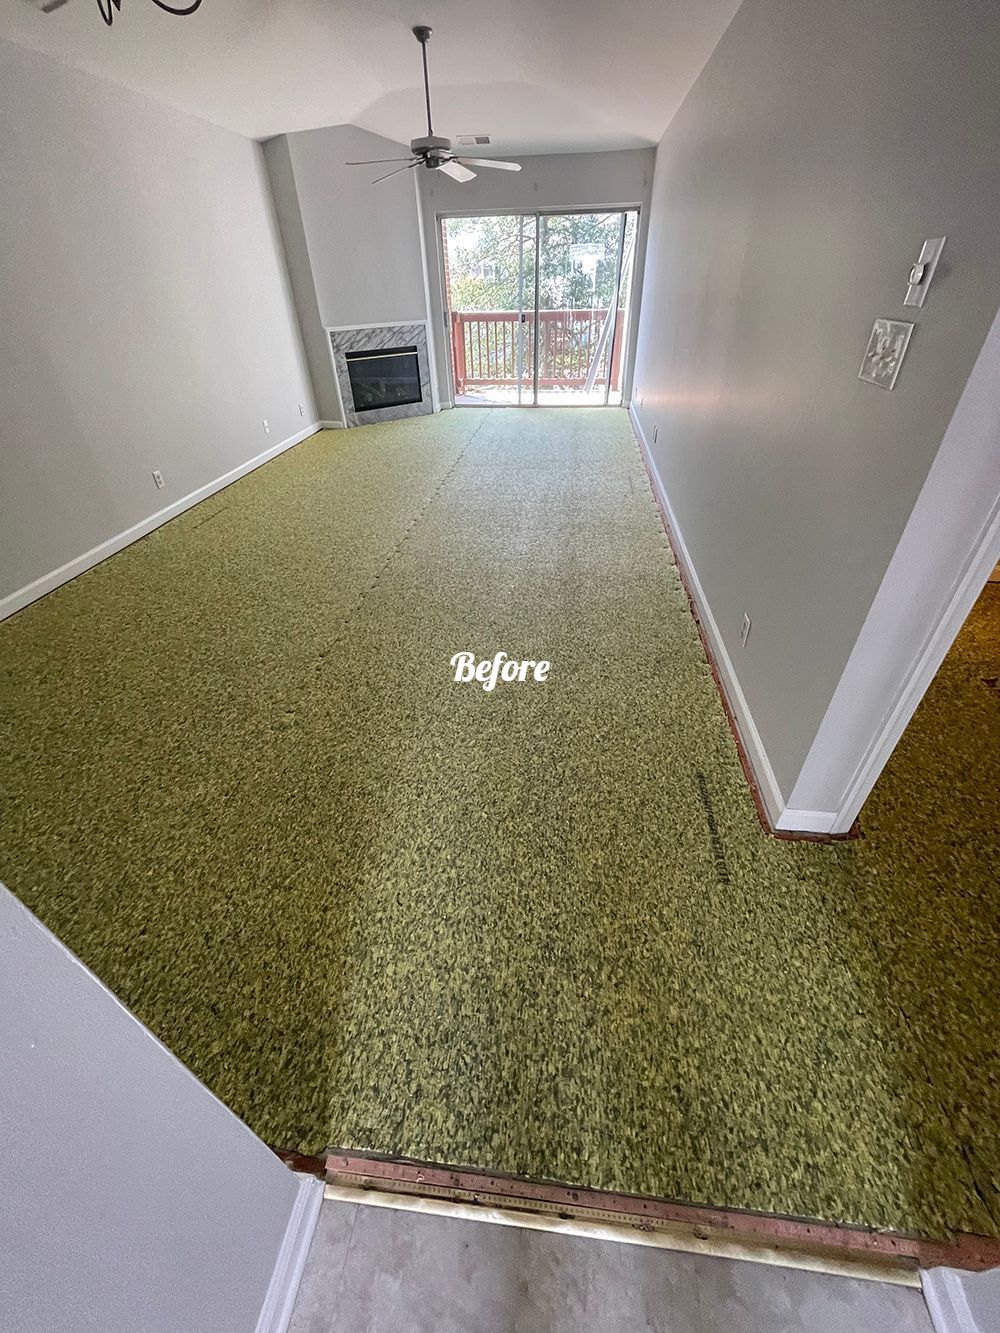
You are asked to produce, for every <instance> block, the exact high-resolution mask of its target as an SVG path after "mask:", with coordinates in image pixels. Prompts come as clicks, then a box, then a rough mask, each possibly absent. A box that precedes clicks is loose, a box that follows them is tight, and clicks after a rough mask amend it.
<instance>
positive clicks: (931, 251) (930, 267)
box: [903, 236, 948, 306]
mask: <svg viewBox="0 0 1000 1333" xmlns="http://www.w3.org/2000/svg"><path fill="white" fill-rule="evenodd" d="M947 239H948V238H947V237H946V236H936V237H935V238H934V240H932V241H924V243H923V246H922V248H921V250H920V257H919V259H918V260H917V262H916V264H915V265H914V268H922V269H923V275H922V277H921V279H920V281H919V282H911V283H910V285H909V287H907V289H906V296H905V297H904V298H903V305H915V306H921V305H923V303H924V301H925V300H926V297H927V288H928V287H929V286H930V285H931V278H933V276H934V270H935V269H936V268H937V264H938V260H939V259H940V258H941V251H942V250H943V249H944V243H945V241H946V240H947Z"/></svg>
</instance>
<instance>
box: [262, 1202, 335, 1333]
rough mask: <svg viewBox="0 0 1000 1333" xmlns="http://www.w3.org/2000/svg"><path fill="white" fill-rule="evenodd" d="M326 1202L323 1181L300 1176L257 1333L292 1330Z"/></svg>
mask: <svg viewBox="0 0 1000 1333" xmlns="http://www.w3.org/2000/svg"><path fill="white" fill-rule="evenodd" d="M322 1202H323V1182H322V1180H319V1179H318V1178H317V1177H316V1176H300V1177H299V1192H298V1194H297V1195H296V1198H295V1203H294V1205H293V1207H292V1215H291V1217H290V1218H289V1219H288V1226H287V1227H286V1229H285V1238H284V1240H283V1241H282V1242H281V1249H280V1250H279V1251H278V1258H277V1261H276V1262H275V1265H274V1271H273V1272H272V1274H271V1281H270V1282H269V1283H268V1287H267V1295H266V1296H265V1297H264V1304H263V1306H262V1307H261V1311H260V1318H259V1319H258V1320H257V1329H256V1333H285V1330H286V1329H287V1328H288V1325H289V1323H290V1321H291V1318H292V1307H293V1306H294V1305H295V1297H296V1295H297V1294H298V1290H299V1283H300V1282H301V1281H302V1270H303V1269H304V1268H305V1266H306V1258H307V1256H308V1254H309V1246H310V1245H311V1244H312V1238H313V1232H314V1231H315V1230H316V1223H317V1221H318V1220H319V1209H320V1204H321V1203H322Z"/></svg>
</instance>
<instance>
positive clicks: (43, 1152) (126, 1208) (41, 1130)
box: [0, 885, 298, 1333]
mask: <svg viewBox="0 0 1000 1333" xmlns="http://www.w3.org/2000/svg"><path fill="white" fill-rule="evenodd" d="M0 975H2V977H3V1004H2V1005H0V1066H2V1068H3V1078H2V1080H0V1140H2V1142H3V1151H2V1152H0V1199H2V1201H3V1203H2V1206H0V1254H2V1255H3V1262H2V1263H0V1311H2V1315H0V1324H2V1325H3V1327H4V1328H5V1329H6V1328H9V1329H16V1330H17V1333H62V1331H63V1330H65V1333H70V1330H72V1333H139V1330H141V1331H142V1333H182V1330H183V1333H252V1330H253V1329H254V1328H255V1327H256V1325H257V1318H258V1315H259V1314H260V1311H261V1307H262V1305H263V1303H264V1297H265V1294H266V1292H267V1287H268V1283H269V1281H270V1278H271V1274H272V1271H273V1270H274V1267H275V1260H276V1259H277V1256H278V1252H279V1249H280V1247H281V1243H282V1240H283V1238H284V1235H285V1229H286V1226H287V1224H288V1221H289V1218H290V1216H291V1214H292V1208H293V1205H294V1203H295V1200H296V1195H297V1193H298V1182H297V1179H296V1177H295V1176H293V1175H292V1173H291V1172H290V1171H289V1170H288V1169H287V1168H286V1167H285V1166H284V1165H283V1164H282V1163H281V1162H280V1161H279V1160H278V1158H277V1157H275V1156H274V1155H273V1153H271V1151H270V1150H269V1149H268V1148H266V1147H265V1146H264V1144H263V1143H261V1142H260V1140H259V1139H258V1138H256V1137H255V1136H254V1135H253V1134H252V1133H251V1132H250V1130H249V1129H247V1127H246V1125H244V1124H243V1123H242V1121H240V1120H238V1119H237V1118H236V1117H235V1116H234V1115H233V1114H232V1113H231V1112H230V1111H228V1110H227V1109H226V1108H225V1107H224V1106H223V1105H222V1103H221V1102H219V1101H217V1100H216V1099H215V1098H214V1097H213V1096H212V1095H211V1093H210V1092H208V1090H207V1089H206V1088H204V1087H203V1086H202V1084H200V1083H199V1082H198V1080H197V1079H196V1078H195V1077H194V1076H193V1075H192V1074H191V1073H190V1072H189V1071H188V1070H187V1069H185V1068H184V1066H183V1065H182V1064H180V1063H179V1062H178V1061H177V1060H176V1059H175V1058H174V1057H173V1056H172V1055H171V1054H170V1052H169V1051H167V1050H166V1049H165V1047H163V1046H161V1045H160V1043H159V1042H158V1041H157V1040H156V1039H155V1038H154V1037H153V1036H152V1034H151V1033H150V1032H148V1031H147V1029H146V1028H144V1027H143V1026H142V1024H141V1023H139V1022H138V1020H137V1019H135V1018H134V1017H133V1016H132V1015H131V1014H130V1013H129V1012H128V1011H127V1010H126V1009H124V1008H122V1006H121V1005H120V1004H119V1003H118V1001H117V1000H116V999H115V997H114V996H113V995H112V994H111V992H110V991H109V990H107V989H106V988H105V987H104V986H103V985H102V984H101V983H100V982H99V981H98V980H97V978H96V977H95V976H93V974H92V973H90V972H88V971H87V969H86V968H85V967H84V966H83V965H82V964H81V963H80V962H79V961H78V960H77V959H76V958H74V957H73V955H72V954H71V953H69V951H68V950H67V949H65V948H64V947H63V946H62V945H61V944H60V943H59V941H58V940H57V939H56V938H55V936H54V935H52V934H50V933H49V931H47V930H46V929H45V928H44V927H43V926H42V925H41V923H40V922H39V921H38V920H37V919H36V918H35V917H33V916H32V915H31V913H30V912H29V911H28V910H27V908H26V907H24V906H22V904H21V903H19V902H18V901H17V899H16V898H15V897H14V896H13V894H11V893H10V892H9V891H8V890H7V889H5V888H4V887H3V886H2V885H0Z"/></svg>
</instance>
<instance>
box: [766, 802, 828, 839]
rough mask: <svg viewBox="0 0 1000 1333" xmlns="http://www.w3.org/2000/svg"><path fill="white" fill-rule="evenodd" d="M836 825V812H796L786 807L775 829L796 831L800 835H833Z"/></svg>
mask: <svg viewBox="0 0 1000 1333" xmlns="http://www.w3.org/2000/svg"><path fill="white" fill-rule="evenodd" d="M836 825H837V811H836V810H796V809H794V808H792V807H790V806H786V807H785V811H784V814H782V815H780V816H779V818H778V822H777V823H776V824H775V828H777V829H788V830H792V829H794V830H795V831H796V832H798V833H832V832H833V831H834V829H835V827H836Z"/></svg>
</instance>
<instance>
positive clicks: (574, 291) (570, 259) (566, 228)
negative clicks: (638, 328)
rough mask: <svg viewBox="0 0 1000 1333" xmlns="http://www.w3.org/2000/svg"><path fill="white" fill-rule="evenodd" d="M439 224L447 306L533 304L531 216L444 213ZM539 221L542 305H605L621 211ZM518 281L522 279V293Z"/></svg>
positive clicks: (631, 217)
mask: <svg viewBox="0 0 1000 1333" xmlns="http://www.w3.org/2000/svg"><path fill="white" fill-rule="evenodd" d="M634 220H635V215H634V214H629V215H628V226H629V228H630V229H631V228H633V227H634ZM444 225H445V239H446V245H447V252H448V270H449V278H450V292H451V308H452V309H453V310H462V311H465V310H496V311H499V310H518V309H521V308H524V309H527V310H531V309H532V307H533V305H534V288H535V236H534V227H535V220H534V218H531V217H527V218H524V219H520V218H517V217H511V216H505V217H481V218H448V219H446V221H445V224H444ZM539 226H540V232H539V256H540V274H539V306H540V308H541V309H542V310H565V309H569V310H583V309H589V308H596V309H599V310H600V309H607V308H608V307H609V306H610V304H611V302H612V300H613V298H614V282H615V270H616V267H617V264H618V250H619V245H620V242H621V216H620V214H616V213H577V214H562V215H560V216H556V217H545V216H543V217H541V218H540V219H539ZM522 230H523V253H524V267H523V276H522V275H521V266H520V265H521V251H522V242H521V236H522ZM630 241H631V237H629V242H630ZM628 249H629V244H627V245H626V250H628ZM519 281H520V282H521V283H523V298H521V299H519Z"/></svg>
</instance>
